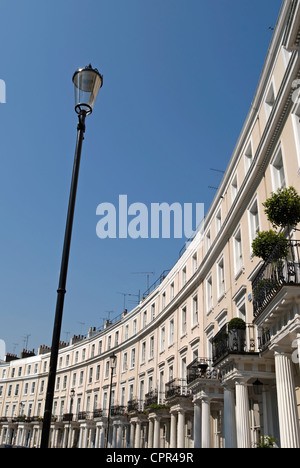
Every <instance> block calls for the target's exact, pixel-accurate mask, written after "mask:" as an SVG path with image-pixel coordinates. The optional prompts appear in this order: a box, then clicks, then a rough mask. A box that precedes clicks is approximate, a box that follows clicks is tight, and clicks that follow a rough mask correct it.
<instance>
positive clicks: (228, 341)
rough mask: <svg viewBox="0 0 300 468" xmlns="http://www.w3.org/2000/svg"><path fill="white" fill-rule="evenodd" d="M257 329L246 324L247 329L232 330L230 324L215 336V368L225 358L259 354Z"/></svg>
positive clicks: (213, 346) (213, 342)
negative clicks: (233, 355)
mask: <svg viewBox="0 0 300 468" xmlns="http://www.w3.org/2000/svg"><path fill="white" fill-rule="evenodd" d="M256 343H257V338H256V327H255V325H253V324H245V328H244V329H243V328H241V329H238V328H232V327H231V326H230V324H229V323H227V324H226V325H224V327H223V328H221V330H220V331H219V332H218V333H217V334H216V336H214V338H213V340H212V349H213V365H214V366H215V365H216V364H217V363H218V362H220V361H221V360H222V359H224V358H225V357H227V356H229V355H231V354H235V355H237V354H238V355H245V354H253V355H256V354H258V352H257V346H256Z"/></svg>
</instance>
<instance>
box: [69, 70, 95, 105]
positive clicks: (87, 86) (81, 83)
mask: <svg viewBox="0 0 300 468" xmlns="http://www.w3.org/2000/svg"><path fill="white" fill-rule="evenodd" d="M73 82H74V90H75V106H76V107H75V108H80V109H82V110H84V111H86V112H87V113H91V112H92V110H93V107H94V104H95V101H96V97H97V94H98V91H99V89H100V88H101V86H102V76H101V75H100V74H99V73H98V71H97V70H93V69H92V68H85V69H81V70H78V71H77V72H76V73H75V74H74V76H73Z"/></svg>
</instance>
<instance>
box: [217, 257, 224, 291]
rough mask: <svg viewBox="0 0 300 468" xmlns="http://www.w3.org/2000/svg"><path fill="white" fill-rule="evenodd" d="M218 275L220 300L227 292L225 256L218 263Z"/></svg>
mask: <svg viewBox="0 0 300 468" xmlns="http://www.w3.org/2000/svg"><path fill="white" fill-rule="evenodd" d="M217 276H218V299H219V300H220V299H221V298H222V297H223V296H224V294H225V274H224V258H223V257H222V258H221V260H219V262H218V263H217Z"/></svg>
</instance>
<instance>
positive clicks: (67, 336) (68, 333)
mask: <svg viewBox="0 0 300 468" xmlns="http://www.w3.org/2000/svg"><path fill="white" fill-rule="evenodd" d="M70 333H71V332H69V331H64V334H65V335H66V343H68V339H69V335H70Z"/></svg>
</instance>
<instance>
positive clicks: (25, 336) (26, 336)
mask: <svg viewBox="0 0 300 468" xmlns="http://www.w3.org/2000/svg"><path fill="white" fill-rule="evenodd" d="M30 336H31V335H24V337H23V338H24V341H23V343H24V345H23V347H24V349H28V341H29V337H30Z"/></svg>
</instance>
